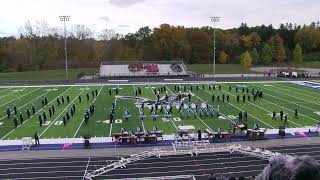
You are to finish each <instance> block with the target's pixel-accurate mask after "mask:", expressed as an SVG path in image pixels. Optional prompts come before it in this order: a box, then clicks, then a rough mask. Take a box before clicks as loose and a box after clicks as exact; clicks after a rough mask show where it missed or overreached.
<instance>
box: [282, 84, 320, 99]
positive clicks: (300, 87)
mask: <svg viewBox="0 0 320 180" xmlns="http://www.w3.org/2000/svg"><path fill="white" fill-rule="evenodd" d="M292 85H294V86H289V85H282V84H281V85H280V86H281V87H283V88H286V87H288V88H289V89H296V90H298V91H303V92H307V93H309V94H314V95H319V94H318V93H316V92H313V91H308V90H307V89H309V90H312V89H311V88H307V87H304V86H301V85H298V84H292ZM314 90H316V89H314ZM294 92H295V91H294ZM296 93H298V92H296ZM299 94H303V93H300V92H299ZM303 95H306V94H303ZM308 96H311V95H308ZM311 97H313V96H311ZM318 98H319V97H318Z"/></svg>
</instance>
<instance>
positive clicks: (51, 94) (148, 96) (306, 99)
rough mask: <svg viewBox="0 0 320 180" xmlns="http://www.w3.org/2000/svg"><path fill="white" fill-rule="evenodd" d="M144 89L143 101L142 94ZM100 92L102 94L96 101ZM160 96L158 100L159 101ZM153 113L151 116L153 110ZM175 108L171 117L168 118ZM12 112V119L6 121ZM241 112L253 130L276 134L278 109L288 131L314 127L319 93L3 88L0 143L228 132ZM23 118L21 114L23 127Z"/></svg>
mask: <svg viewBox="0 0 320 180" xmlns="http://www.w3.org/2000/svg"><path fill="white" fill-rule="evenodd" d="M209 85H210V87H209ZM164 86H165V88H164ZM178 86H179V87H178ZM214 86H215V88H214ZM219 86H220V87H221V89H220V88H219ZM197 87H198V88H197ZM230 87H231V90H230V89H229V88H230ZM139 89H141V95H140V94H139V93H137V92H138V90H139ZM257 90H261V91H262V92H263V98H257V99H256V100H254V98H253V94H255V93H256V91H257ZM92 91H94V95H92ZM95 91H97V92H98V93H97V95H95ZM116 91H118V94H116ZM110 92H111V95H110ZM155 92H156V94H159V99H160V100H159V101H157V98H158V97H157V95H156V94H155ZM87 93H88V95H89V99H87ZM189 93H190V95H191V96H190V100H189ZM166 94H167V97H166ZM179 94H180V95H179ZM238 95H239V102H238V101H237V96H238ZM62 96H63V97H64V99H66V96H69V97H70V102H69V103H68V102H67V100H65V102H64V104H63V103H62V102H61V104H60V105H59V106H58V104H57V98H59V99H61V97H62ZM79 96H81V99H82V100H81V102H79V98H78V97H79ZM213 96H214V99H213ZM218 96H219V101H218ZM223 96H224V97H225V99H224V101H223ZM228 96H229V98H228V99H229V100H227V97H228ZM243 96H245V102H244V101H243ZM248 96H250V98H248ZM45 97H46V98H47V99H48V104H47V105H45V106H42V99H43V98H45ZM179 97H181V98H179ZM113 102H114V106H115V108H114V119H113V123H110V113H111V111H112V104H113ZM182 102H183V103H182ZM155 103H158V107H157V108H155V106H154V104H155ZM73 104H74V105H75V107H76V111H75V113H74V115H73V116H72V117H71V116H70V119H69V120H68V121H67V122H66V124H65V125H64V123H63V116H65V115H66V112H68V113H69V115H70V114H71V113H70V110H71V108H72V105H73ZM92 104H93V105H94V107H95V111H94V113H93V114H91V115H90V117H89V120H88V121H87V122H85V120H84V115H85V112H86V111H87V110H88V109H89V106H90V105H92ZM142 104H143V105H142ZM33 105H34V107H35V109H36V112H35V114H34V115H33V114H32V113H31V116H30V117H29V118H28V117H27V109H29V110H30V111H31V109H32V106H33ZM52 105H53V106H54V107H55V113H54V114H53V115H52V116H51V117H50V116H49V107H52ZM142 106H143V108H142ZM14 107H16V109H17V114H16V119H17V121H18V126H17V127H15V124H14V120H13V119H14V116H15V115H14V114H15V113H14ZM152 107H153V108H154V112H152V110H151V108H152ZM161 107H162V108H161ZM170 107H171V108H172V110H171V111H172V112H171V113H169V111H170V110H169V109H170ZM8 108H9V109H10V118H8V116H7V109H8ZM161 109H162V110H161ZM195 109H197V110H195ZM218 109H219V110H218ZM295 109H297V110H298V118H295ZM126 111H127V112H128V113H129V114H130V116H131V117H130V118H128V119H126V118H125V112H126ZM200 111H201V112H200ZM217 111H219V113H217ZM244 111H246V112H247V113H248V119H247V121H246V122H245V123H246V124H247V125H248V128H253V126H254V124H258V125H259V127H265V128H269V129H277V128H279V126H280V125H283V124H284V121H281V120H280V117H279V112H280V111H283V112H284V114H287V116H288V120H287V123H286V124H285V126H286V127H287V128H293V127H305V126H314V125H315V124H317V123H318V121H319V120H320V90H317V89H312V88H306V87H302V86H298V85H293V84H290V83H288V82H277V83H268V82H251V83H235V82H234V83H221V84H220V83H216V84H214V83H211V84H210V83H209V84H208V83H206V84H202V83H199V84H180V85H175V84H127V85H96V86H95V85H88V86H86V85H74V86H25V87H2V88H0V139H2V140H8V139H10V140H13V139H20V138H22V137H30V136H33V134H34V133H35V132H38V133H39V134H40V135H41V138H74V137H82V136H84V135H87V134H88V135H91V136H92V137H95V136H96V137H110V136H112V134H114V133H118V132H120V130H121V128H126V130H128V131H134V132H135V131H136V129H137V127H140V128H141V129H142V131H152V129H153V127H157V128H158V129H159V130H162V131H163V132H164V134H168V135H169V134H175V132H176V128H177V127H178V126H179V125H193V126H194V127H195V128H196V129H198V128H199V129H201V130H203V131H204V130H205V129H210V130H212V131H217V129H218V128H221V129H222V130H230V129H231V127H232V125H233V123H237V124H240V122H239V118H238V116H239V112H244ZM274 111H275V112H276V113H277V117H276V120H272V114H273V112H274ZM44 112H45V113H46V116H47V120H46V121H45V122H43V123H42V126H40V123H39V115H41V116H43V113H44ZM140 112H144V115H145V118H144V120H141V117H140V115H141V113H140ZM20 113H21V115H22V116H23V122H22V124H21V122H20ZM152 114H153V115H154V116H153V115H152ZM128 117H129V116H128Z"/></svg>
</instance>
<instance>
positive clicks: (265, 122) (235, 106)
mask: <svg viewBox="0 0 320 180" xmlns="http://www.w3.org/2000/svg"><path fill="white" fill-rule="evenodd" d="M205 92H207V93H209V94H210V95H212V94H211V93H210V92H208V91H207V90H205ZM226 103H227V104H229V105H231V106H232V107H234V108H236V109H238V110H240V111H244V110H243V109H241V108H239V107H237V106H235V105H233V104H231V103H229V102H226ZM248 115H249V116H251V117H253V118H254V119H256V120H258V121H260V122H261V123H263V124H265V125H267V126H269V127H271V128H273V129H276V128H275V127H273V126H271V125H270V124H268V123H266V122H264V121H262V120H260V119H259V118H257V117H255V116H253V115H252V114H250V113H248Z"/></svg>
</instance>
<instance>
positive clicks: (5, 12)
mask: <svg viewBox="0 0 320 180" xmlns="http://www.w3.org/2000/svg"><path fill="white" fill-rule="evenodd" d="M1 7H5V8H2V9H1V11H0V31H2V32H5V34H8V33H9V34H10V33H11V34H17V30H18V27H19V26H21V25H23V24H24V23H25V22H26V21H27V20H31V22H35V21H36V20H45V21H47V22H48V23H49V24H51V25H53V26H62V23H61V22H59V18H58V16H59V15H70V16H71V19H70V22H69V23H68V26H70V24H84V25H88V26H90V27H92V28H94V31H95V32H99V31H101V30H102V29H105V28H108V29H115V30H116V31H118V32H121V33H128V32H134V31H136V30H137V29H138V28H139V27H142V26H150V27H156V26H159V25H160V24H162V23H169V24H172V25H183V26H187V27H190V26H207V25H212V24H211V22H210V18H209V17H210V16H220V17H221V22H220V23H219V24H218V26H219V27H222V28H233V27H238V26H239V25H240V23H241V22H246V23H247V24H248V25H250V26H255V25H261V24H273V25H274V26H275V27H278V25H279V24H280V23H285V22H293V23H297V24H304V23H310V22H311V21H317V20H319V19H320V11H319V9H318V7H320V1H317V0H308V1H307V2H306V1H304V0H281V1H279V0H268V1H263V0H242V1H239V0H223V1H221V0H55V1H52V0H2V1H1ZM121 25H126V26H127V27H121Z"/></svg>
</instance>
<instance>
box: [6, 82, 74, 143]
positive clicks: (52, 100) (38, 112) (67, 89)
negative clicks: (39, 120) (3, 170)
mask: <svg viewBox="0 0 320 180" xmlns="http://www.w3.org/2000/svg"><path fill="white" fill-rule="evenodd" d="M71 88H72V86H70V87H69V88H68V89H67V90H65V91H64V92H63V93H61V94H58V96H57V97H59V96H61V95H62V94H64V93H65V92H67V91H69V89H71ZM57 97H55V98H54V99H53V100H52V101H50V102H49V103H48V104H50V103H52V102H53V101H55V100H56V98H57ZM45 107H47V106H44V107H43V108H45ZM43 108H41V109H39V110H38V111H37V112H36V113H35V114H34V115H36V114H38V113H40V111H41V110H42V109H43ZM34 115H31V116H30V118H29V119H31V118H32V116H34ZM29 119H27V120H25V121H23V123H22V124H24V123H26V122H27V121H28V120H29ZM22 124H20V125H19V126H18V127H17V129H18V128H19V127H20V126H21V125H22ZM15 130H16V129H12V130H11V131H10V132H9V133H7V134H6V135H5V136H3V137H2V138H1V140H3V139H4V138H6V137H7V136H8V135H10V134H11V133H12V132H13V131H15Z"/></svg>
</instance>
